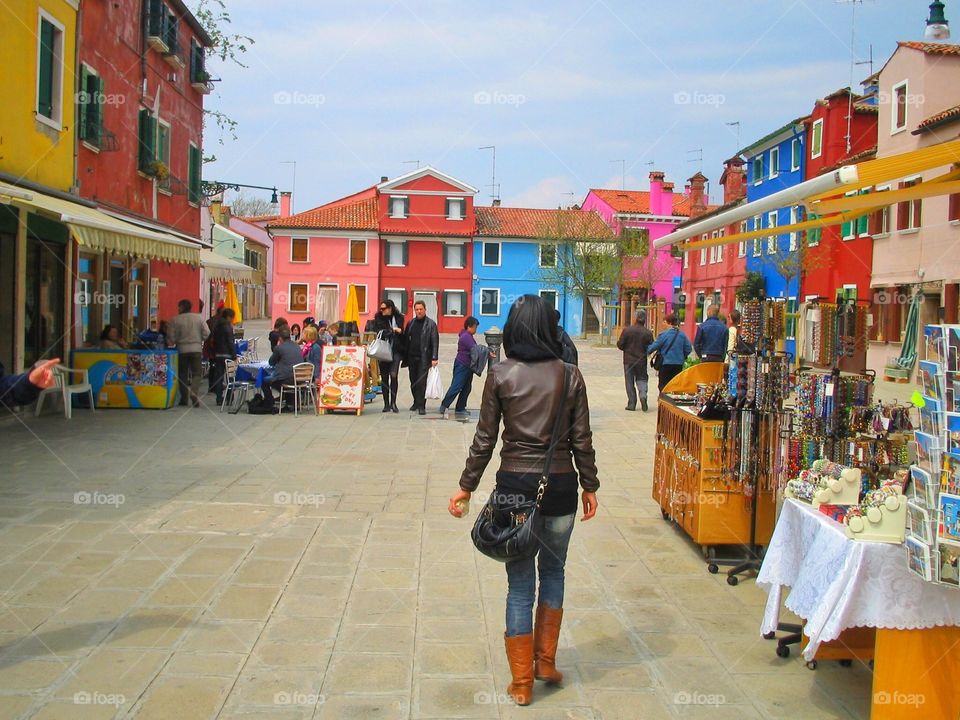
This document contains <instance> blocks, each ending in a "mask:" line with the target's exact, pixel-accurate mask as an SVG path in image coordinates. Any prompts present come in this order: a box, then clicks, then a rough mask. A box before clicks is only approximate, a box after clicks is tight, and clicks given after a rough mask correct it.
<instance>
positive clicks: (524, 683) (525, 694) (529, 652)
mask: <svg viewBox="0 0 960 720" xmlns="http://www.w3.org/2000/svg"><path fill="white" fill-rule="evenodd" d="M503 640H504V644H505V645H506V648H507V662H508V663H510V674H511V675H513V682H512V683H510V685H509V686H507V694H508V695H509V696H510V697H512V698H513V700H514V702H515V703H517V705H529V704H530V703H531V702H533V634H532V633H527V634H526V635H514V636H513V637H507V636H506V635H504V636H503Z"/></svg>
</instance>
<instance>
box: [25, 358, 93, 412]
mask: <svg viewBox="0 0 960 720" xmlns="http://www.w3.org/2000/svg"><path fill="white" fill-rule="evenodd" d="M73 375H79V376H80V377H81V382H78V383H72V382H70V380H71V378H72V376H73ZM53 381H54V383H55V384H54V386H53V387H49V388H45V389H44V390H42V391H41V392H40V397H38V398H37V408H36V410H34V416H37V415H39V414H40V410H41V409H42V408H43V400H44V398H46V397H47V395H52V394H59V395H60V396H61V397H62V398H63V415H64V417H66V418H67V420H70V419H72V418H73V396H74V395H86V396H87V399H88V400H89V402H90V412H95V410H94V407H93V386H92V385H91V384H90V375H89V373H88V372H87V370H86V369H82V370H81V369H78V368H72V367H67V366H66V365H56V366H54V368H53Z"/></svg>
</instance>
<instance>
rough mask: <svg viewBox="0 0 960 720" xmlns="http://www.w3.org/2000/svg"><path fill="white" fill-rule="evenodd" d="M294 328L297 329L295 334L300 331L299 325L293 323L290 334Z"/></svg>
mask: <svg viewBox="0 0 960 720" xmlns="http://www.w3.org/2000/svg"><path fill="white" fill-rule="evenodd" d="M294 328H296V329H297V332H300V330H301V328H300V325H299V324H297V323H294V324H293V325H291V326H290V332H291V333H292V332H293V329H294Z"/></svg>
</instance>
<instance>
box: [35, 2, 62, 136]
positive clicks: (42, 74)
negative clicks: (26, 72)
mask: <svg viewBox="0 0 960 720" xmlns="http://www.w3.org/2000/svg"><path fill="white" fill-rule="evenodd" d="M37 38H39V42H38V43H37V119H38V120H40V121H41V122H45V123H47V124H48V125H53V126H54V127H55V128H57V129H58V130H59V129H60V127H61V123H62V121H63V25H61V24H60V23H59V22H57V21H56V20H55V19H54V18H53V17H51V16H50V15H47V13H45V12H44V11H43V10H41V11H40V21H39V27H38V28H37Z"/></svg>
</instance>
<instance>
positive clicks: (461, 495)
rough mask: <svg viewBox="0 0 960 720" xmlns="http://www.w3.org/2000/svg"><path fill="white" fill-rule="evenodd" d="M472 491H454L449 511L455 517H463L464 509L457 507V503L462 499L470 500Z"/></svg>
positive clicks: (448, 506) (448, 507)
mask: <svg viewBox="0 0 960 720" xmlns="http://www.w3.org/2000/svg"><path fill="white" fill-rule="evenodd" d="M470 495H471V493H468V492H467V491H466V490H460V491H459V492H456V493H454V494H453V495H452V496H451V497H450V504H449V505H447V512H449V513H450V514H451V515H453V516H454V517H455V518H460V517H463V511H462V510H461V509H460V508H458V507H457V503H458V502H460V501H461V500H466V501H468V502H469V500H470Z"/></svg>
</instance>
